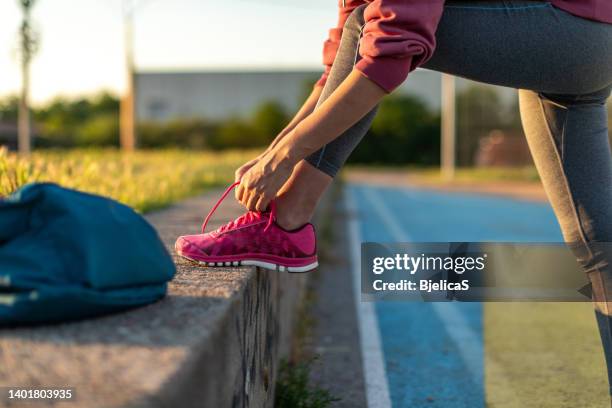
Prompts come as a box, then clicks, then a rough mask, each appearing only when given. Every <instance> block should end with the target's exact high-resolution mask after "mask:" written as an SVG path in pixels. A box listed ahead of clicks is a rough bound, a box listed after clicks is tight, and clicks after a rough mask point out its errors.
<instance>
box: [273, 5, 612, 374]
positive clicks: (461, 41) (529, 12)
mask: <svg viewBox="0 0 612 408" xmlns="http://www.w3.org/2000/svg"><path fill="white" fill-rule="evenodd" d="M361 12H362V10H361ZM356 14H357V13H356ZM358 18H359V16H358V15H355V16H354V18H353V20H356V19H358ZM361 18H362V17H361ZM356 26H357V25H356ZM356 33H357V32H356ZM359 34H360V31H359ZM347 38H349V36H348V34H347ZM358 38H359V35H357V34H353V36H351V37H350V39H351V40H350V43H349V40H348V39H347V40H346V41H345V40H344V38H343V41H344V47H343V49H344V52H346V53H348V52H349V51H350V48H351V47H352V48H353V54H352V55H355V54H356V50H357V44H358ZM436 38H437V48H436V51H435V53H434V55H433V57H432V59H431V60H430V61H429V62H428V63H427V64H426V65H425V67H426V68H430V69H434V70H437V71H440V72H446V73H450V74H454V75H458V76H463V77H466V78H469V79H473V80H476V81H481V82H487V83H491V84H496V85H503V86H509V87H514V88H520V89H529V90H531V91H521V113H522V117H523V121H524V125H525V131H526V133H527V138H528V141H529V145H530V148H531V150H532V153H533V156H534V161H535V162H536V165H537V167H538V170H539V172H540V174H541V177H542V180H543V183H544V186H545V188H546V191H547V194H548V196H549V198H550V200H551V203H552V205H553V208H554V210H555V212H556V214H557V217H558V218H559V223H560V225H561V228H562V230H563V234H564V237H565V239H566V241H568V242H569V243H570V244H571V245H572V249H574V251H576V254H577V258H578V260H579V262H580V263H581V265H582V266H583V267H584V269H585V271H586V272H587V274H588V276H589V278H590V280H591V282H592V285H593V292H594V297H595V301H596V306H597V310H596V311H597V320H598V323H599V326H600V332H601V336H602V341H603V344H604V351H605V353H606V360H607V363H608V367H609V369H608V372H609V374H612V302H611V301H612V299H611V297H612V275H611V273H612V272H611V271H610V265H611V263H612V262H611V259H612V254H611V253H610V244H609V243H610V242H611V241H612V163H611V158H610V148H609V143H608V138H607V123H606V117H605V99H606V97H607V95H608V94H609V92H610V88H609V85H610V84H611V83H612V71H611V68H610V67H612V25H609V24H603V23H596V22H592V21H588V20H584V19H580V18H577V17H574V16H572V15H570V14H568V13H566V12H563V11H561V10H558V9H556V8H554V7H553V6H552V5H550V4H549V3H546V2H542V3H537V2H532V1H524V2H512V3H509V2H507V1H502V0H500V1H495V2H487V3H482V2H477V1H449V2H448V3H447V6H446V7H445V12H444V14H443V16H442V19H441V21H440V25H439V27H438V31H437V33H436ZM347 44H350V45H347ZM340 65H342V66H343V68H342V70H343V71H344V70H346V74H348V71H350V69H352V64H350V63H347V62H343V63H342V64H338V68H337V71H339V70H340V68H339V67H340ZM334 68H336V66H335V65H334ZM332 72H333V71H332ZM346 74H345V75H344V76H346ZM340 78H342V79H343V76H341V75H337V78H336V79H338V80H340ZM336 86H337V85H336ZM329 91H333V88H332V87H331V85H330V88H329V90H328V95H329ZM363 125H369V122H368V121H363V123H361V124H360V125H357V126H356V131H355V132H351V130H352V129H351V130H349V131H347V132H346V133H345V134H344V135H343V136H342V138H339V139H338V140H336V141H334V142H332V143H330V144H329V145H327V146H326V147H325V148H323V149H321V151H320V152H318V153H317V154H315V155H313V156H312V157H310V158H309V159H308V163H310V165H312V166H314V167H315V168H318V169H320V170H322V171H323V172H326V174H327V176H333V175H334V174H335V172H336V171H337V170H338V169H339V168H340V167H341V166H342V164H343V163H344V160H345V159H346V157H348V154H349V153H350V151H352V150H353V148H354V147H355V146H356V145H357V144H358V143H359V141H360V140H361V137H362V136H363V134H364V133H365V129H363V128H362V126H363ZM406 126H410V124H409V123H408V124H406ZM351 135H352V137H350V136H351ZM306 168H307V167H304V166H301V167H300V169H301V170H300V169H298V171H297V172H296V174H294V177H293V183H295V185H298V186H300V187H301V188H304V189H307V190H308V189H311V190H312V191H314V192H315V195H316V194H319V192H322V191H323V190H324V188H322V189H321V188H319V187H317V186H314V187H309V183H308V182H307V178H308V174H307V172H306V171H303V170H304V169H306ZM308 169H309V170H311V171H314V172H315V174H316V171H318V170H314V169H310V168H308ZM327 176H322V177H327ZM325 180H326V181H325V182H326V183H328V182H329V181H330V180H331V178H329V177H328V178H326V179H325ZM291 190H292V188H289V189H288V190H286V191H284V194H285V195H287V196H290V195H291V194H292V191H291ZM310 202H311V203H312V202H315V203H316V200H311V201H310ZM310 211H311V210H310ZM606 243H607V244H606ZM611 378H612V375H611Z"/></svg>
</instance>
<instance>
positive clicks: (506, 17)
mask: <svg viewBox="0 0 612 408" xmlns="http://www.w3.org/2000/svg"><path fill="white" fill-rule="evenodd" d="M436 39H437V46H436V51H435V53H434V55H433V57H432V58H431V59H430V60H429V61H428V62H427V64H425V66H424V68H428V69H432V70H435V71H440V72H446V73H449V74H453V75H457V76H461V77H465V78H469V79H472V80H475V81H480V82H486V83H491V84H495V85H502V86H508V87H513V88H522V89H530V90H534V91H537V92H544V93H552V94H572V95H576V94H585V93H590V92H594V91H597V90H600V89H602V88H604V87H606V86H607V85H609V84H610V83H612V25H610V24H604V23H598V22H594V21H590V20H586V19H583V18H579V17H575V16H573V15H571V14H569V13H567V12H565V11H562V10H560V9H557V8H555V7H554V6H552V5H551V4H550V3H547V2H534V1H512V2H511V1H502V0H499V1H487V2H482V1H449V2H448V3H447V5H446V6H445V10H444V14H443V15H442V19H441V21H440V25H439V26H438V30H437V32H436Z"/></svg>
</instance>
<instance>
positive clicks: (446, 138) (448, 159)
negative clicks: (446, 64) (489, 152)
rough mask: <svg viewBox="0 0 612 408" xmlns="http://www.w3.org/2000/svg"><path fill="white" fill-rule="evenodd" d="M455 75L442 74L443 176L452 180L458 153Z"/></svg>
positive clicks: (441, 152)
mask: <svg viewBox="0 0 612 408" xmlns="http://www.w3.org/2000/svg"><path fill="white" fill-rule="evenodd" d="M455 101H456V99H455V77H454V76H453V75H449V74H442V126H441V128H442V143H441V147H440V163H441V172H442V177H443V178H444V179H445V180H447V181H450V180H452V179H453V178H454V177H455V155H456V152H455V150H456V139H457V128H456V118H455V116H456V106H455Z"/></svg>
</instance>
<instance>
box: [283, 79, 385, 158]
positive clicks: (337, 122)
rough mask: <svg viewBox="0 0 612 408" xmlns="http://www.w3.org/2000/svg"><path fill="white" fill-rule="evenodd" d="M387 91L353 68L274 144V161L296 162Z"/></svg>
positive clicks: (376, 101)
mask: <svg viewBox="0 0 612 408" xmlns="http://www.w3.org/2000/svg"><path fill="white" fill-rule="evenodd" d="M386 94H387V93H386V91H385V90H384V89H382V88H381V87H380V86H379V85H377V84H376V83H375V82H373V81H372V80H370V79H368V78H367V77H365V76H364V75H363V74H362V73H361V72H359V71H357V70H353V72H351V74H350V75H349V76H348V77H347V78H346V79H345V80H344V81H343V82H342V84H340V86H339V87H338V88H337V89H336V90H335V91H334V93H333V94H332V95H330V97H329V98H328V99H327V100H326V101H325V102H324V103H323V104H321V106H319V108H318V109H317V110H316V111H314V112H313V113H312V114H311V115H310V116H308V117H307V118H305V119H304V120H302V121H301V122H300V123H299V124H298V125H297V126H296V127H295V128H294V129H293V131H292V132H291V133H290V134H288V135H287V136H286V137H285V138H283V140H281V141H280V142H279V144H278V145H277V146H275V149H274V152H273V153H274V154H275V156H276V159H277V160H281V161H284V162H287V163H288V164H289V165H292V166H294V165H296V164H297V163H298V162H299V161H300V160H302V159H304V158H306V157H307V156H309V155H310V154H311V153H314V152H315V151H317V150H319V149H320V148H321V147H322V146H324V145H326V144H327V143H329V142H331V141H332V140H334V139H335V138H337V137H338V136H339V135H341V134H342V133H344V131H345V130H347V129H348V128H350V127H351V126H352V125H354V124H355V123H356V122H357V121H359V119H361V118H362V117H364V116H365V115H366V114H367V113H368V112H370V111H371V110H372V109H373V108H374V107H375V106H376V105H377V104H378V103H379V102H380V100H381V99H382V98H383V96H385V95H386Z"/></svg>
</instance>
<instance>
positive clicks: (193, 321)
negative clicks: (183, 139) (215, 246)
mask: <svg viewBox="0 0 612 408" xmlns="http://www.w3.org/2000/svg"><path fill="white" fill-rule="evenodd" d="M216 197H217V195H216V194H215V193H213V194H209V195H206V196H204V197H200V198H197V199H192V200H188V201H186V202H184V203H181V204H179V205H177V206H174V207H172V208H170V209H168V210H164V211H160V212H157V213H154V214H152V215H151V216H149V217H148V218H149V219H150V220H151V222H153V223H154V224H155V225H156V227H157V228H158V230H159V231H160V234H161V235H162V237H163V238H164V240H165V241H166V242H167V243H168V245H169V246H171V245H172V244H173V242H174V239H175V238H176V236H177V235H179V234H184V233H191V232H196V231H197V229H198V225H199V223H200V222H201V218H202V215H203V212H204V211H206V210H207V209H209V208H210V207H211V204H212V203H211V199H215V198H216ZM231 201H232V200H227V204H225V203H224V207H223V208H224V210H223V213H219V215H218V216H217V218H219V219H228V218H231V217H234V216H236V215H238V214H239V213H240V210H239V209H238V208H237V207H236V205H233V203H230V202H231ZM211 227H212V228H214V227H215V226H211ZM177 263H178V265H179V272H178V274H177V276H176V278H175V279H174V280H173V282H172V283H171V284H170V287H169V296H168V297H167V298H166V299H164V300H162V301H161V302H159V303H156V304H153V305H150V306H147V307H144V308H141V309H138V310H134V311H130V312H127V313H122V314H118V315H113V316H108V317H104V318H99V319H94V320H88V321H83V322H77V323H69V324H62V325H57V326H46V327H38V328H23V329H12V330H0V387H28V388H41V387H46V388H49V387H63V388H66V387H70V388H73V389H74V391H75V394H76V400H74V401H65V402H61V401H59V402H55V403H54V404H45V405H44V406H56V407H73V408H74V407H215V408H217V407H218V408H223V407H271V406H272V405H273V400H274V384H275V380H276V372H277V368H278V362H279V358H280V356H282V355H285V354H287V353H288V351H289V345H290V337H291V331H292V327H293V325H294V316H295V311H296V307H297V306H298V304H299V302H300V300H301V298H302V293H303V290H304V288H305V284H306V279H307V275H301V274H286V273H277V272H270V271H265V270H258V269H256V268H234V269H232V268H218V269H206V268H201V267H197V266H194V265H192V264H189V263H186V262H183V261H178V260H177ZM0 406H11V407H12V406H41V404H40V403H32V404H31V405H27V404H9V403H8V402H7V401H6V400H2V401H0Z"/></svg>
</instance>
